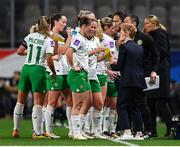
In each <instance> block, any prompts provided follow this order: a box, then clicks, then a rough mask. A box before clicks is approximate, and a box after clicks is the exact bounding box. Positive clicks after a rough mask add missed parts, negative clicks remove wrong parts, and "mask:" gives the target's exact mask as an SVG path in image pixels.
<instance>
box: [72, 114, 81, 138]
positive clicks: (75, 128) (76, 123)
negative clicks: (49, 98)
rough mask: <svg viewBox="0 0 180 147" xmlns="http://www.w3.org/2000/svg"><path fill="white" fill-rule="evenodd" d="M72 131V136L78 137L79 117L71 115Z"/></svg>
mask: <svg viewBox="0 0 180 147" xmlns="http://www.w3.org/2000/svg"><path fill="white" fill-rule="evenodd" d="M71 121H72V129H73V134H74V135H80V117H79V115H71Z"/></svg>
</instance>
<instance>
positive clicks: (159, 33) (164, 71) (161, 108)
mask: <svg viewBox="0 0 180 147" xmlns="http://www.w3.org/2000/svg"><path fill="white" fill-rule="evenodd" d="M144 31H145V32H146V33H148V34H149V35H151V37H152V38H153V39H154V41H155V43H156V46H157V49H158V51H159V56H160V60H159V68H158V71H157V74H158V75H159V76H160V88H159V89H157V90H153V91H151V92H149V93H148V100H147V102H148V105H149V108H150V110H151V113H152V116H151V117H152V118H151V119H152V127H153V128H152V130H153V132H152V133H153V136H157V130H156V116H157V114H156V112H157V111H156V106H157V109H158V112H159V114H160V115H161V117H162V119H163V120H164V122H165V124H166V127H167V132H166V134H165V135H164V136H165V137H168V136H170V135H171V131H170V129H171V112H170V109H169V106H168V103H167V97H168V96H169V85H170V47H169V38H168V34H167V32H166V28H165V27H164V26H163V25H162V24H161V23H160V20H159V18H158V17H157V16H155V15H149V16H148V17H147V18H146V19H145V21H144Z"/></svg>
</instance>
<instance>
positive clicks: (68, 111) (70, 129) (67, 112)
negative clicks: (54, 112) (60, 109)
mask: <svg viewBox="0 0 180 147" xmlns="http://www.w3.org/2000/svg"><path fill="white" fill-rule="evenodd" d="M71 110H72V107H70V106H67V107H66V117H67V120H68V125H69V132H70V133H71V134H72V133H73V132H72V122H71Z"/></svg>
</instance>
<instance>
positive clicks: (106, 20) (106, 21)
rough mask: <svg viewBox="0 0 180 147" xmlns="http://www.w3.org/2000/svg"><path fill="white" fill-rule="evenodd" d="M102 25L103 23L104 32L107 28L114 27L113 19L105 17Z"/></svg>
mask: <svg viewBox="0 0 180 147" xmlns="http://www.w3.org/2000/svg"><path fill="white" fill-rule="evenodd" d="M100 23H101V27H102V29H103V30H104V27H105V26H112V25H113V19H112V18H110V17H104V18H102V19H101V21H100Z"/></svg>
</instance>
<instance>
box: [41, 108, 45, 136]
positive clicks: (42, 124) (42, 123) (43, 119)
mask: <svg viewBox="0 0 180 147" xmlns="http://www.w3.org/2000/svg"><path fill="white" fill-rule="evenodd" d="M45 111H46V107H45V106H43V107H42V122H41V133H42V134H43V133H44V127H45Z"/></svg>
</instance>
